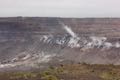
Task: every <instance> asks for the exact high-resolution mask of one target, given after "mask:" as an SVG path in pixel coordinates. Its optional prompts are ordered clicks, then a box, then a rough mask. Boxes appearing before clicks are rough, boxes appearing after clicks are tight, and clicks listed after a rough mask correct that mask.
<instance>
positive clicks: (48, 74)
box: [0, 63, 120, 80]
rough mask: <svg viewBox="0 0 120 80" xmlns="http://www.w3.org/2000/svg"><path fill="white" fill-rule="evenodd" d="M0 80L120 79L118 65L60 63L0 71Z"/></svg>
mask: <svg viewBox="0 0 120 80" xmlns="http://www.w3.org/2000/svg"><path fill="white" fill-rule="evenodd" d="M0 80H120V66H114V65H112V64H110V65H97V64H95V65H89V64H85V63H83V64H80V63H78V64H65V65H62V64H61V65H59V66H57V67H54V66H50V67H49V68H48V69H46V70H44V71H42V72H40V71H37V72H36V71H33V72H4V73H3V72H1V73H0Z"/></svg>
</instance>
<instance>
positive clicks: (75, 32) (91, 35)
mask: <svg viewBox="0 0 120 80" xmlns="http://www.w3.org/2000/svg"><path fill="white" fill-rule="evenodd" d="M69 61H72V62H86V63H89V64H115V65H119V64H120V19H119V18H81V19H78V18H77V19H75V18H46V17H31V18H28V17H16V18H0V69H2V70H3V69H6V68H12V69H13V67H14V68H16V67H18V66H19V68H22V69H23V68H24V69H26V68H28V67H38V64H39V67H42V65H46V66H47V64H48V65H49V64H54V63H61V62H62V63H66V62H69Z"/></svg>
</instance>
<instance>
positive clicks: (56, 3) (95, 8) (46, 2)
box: [0, 0, 120, 17]
mask: <svg viewBox="0 0 120 80" xmlns="http://www.w3.org/2000/svg"><path fill="white" fill-rule="evenodd" d="M0 16H1V17H4V16H40V17H41V16H42V17H120V0H0Z"/></svg>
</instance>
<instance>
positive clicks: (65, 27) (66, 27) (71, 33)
mask: <svg viewBox="0 0 120 80" xmlns="http://www.w3.org/2000/svg"><path fill="white" fill-rule="evenodd" d="M63 28H64V29H65V30H66V31H67V32H68V33H69V34H70V35H71V36H72V37H77V35H76V34H75V33H74V32H73V31H72V29H71V28H70V27H68V26H67V25H65V26H64V27H63Z"/></svg>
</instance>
